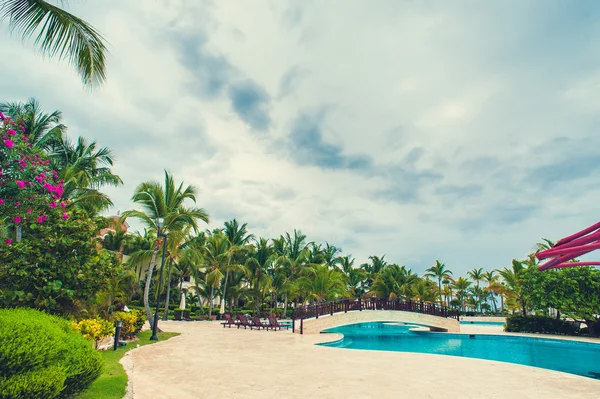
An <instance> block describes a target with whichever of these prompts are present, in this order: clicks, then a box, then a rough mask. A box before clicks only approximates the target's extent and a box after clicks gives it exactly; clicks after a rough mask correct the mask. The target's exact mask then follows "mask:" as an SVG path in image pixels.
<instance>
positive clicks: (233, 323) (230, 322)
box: [221, 313, 239, 328]
mask: <svg viewBox="0 0 600 399" xmlns="http://www.w3.org/2000/svg"><path fill="white" fill-rule="evenodd" d="M223 318H225V322H224V323H221V324H222V325H223V328H225V326H229V328H231V326H236V325H237V324H238V323H236V321H235V319H234V318H233V317H231V314H229V313H224V314H223ZM238 328H239V327H238Z"/></svg>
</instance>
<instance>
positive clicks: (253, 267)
mask: <svg viewBox="0 0 600 399" xmlns="http://www.w3.org/2000/svg"><path fill="white" fill-rule="evenodd" d="M252 248H253V251H252V253H250V254H249V257H248V259H247V261H246V264H245V271H246V276H247V277H248V278H249V279H250V286H251V293H252V295H253V296H254V298H253V301H254V306H255V307H256V315H257V316H260V305H261V304H262V302H263V299H264V297H265V295H266V292H267V290H268V289H270V288H271V281H272V279H271V276H269V269H270V268H271V265H272V264H273V262H274V260H275V257H274V255H273V247H272V246H271V245H270V244H269V240H268V239H266V238H259V239H258V240H256V242H255V245H254V246H253V247H252Z"/></svg>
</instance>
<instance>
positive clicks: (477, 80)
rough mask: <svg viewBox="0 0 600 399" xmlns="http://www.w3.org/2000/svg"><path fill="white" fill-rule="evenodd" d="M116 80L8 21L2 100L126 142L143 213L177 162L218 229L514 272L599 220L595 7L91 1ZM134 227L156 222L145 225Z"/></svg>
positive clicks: (123, 168)
mask: <svg viewBox="0 0 600 399" xmlns="http://www.w3.org/2000/svg"><path fill="white" fill-rule="evenodd" d="M68 9H69V11H71V12H73V13H74V14H76V15H78V16H80V17H81V18H83V19H84V20H86V21H89V22H90V23H92V25H94V26H95V27H96V28H97V29H98V30H99V31H100V32H102V34H103V35H104V36H105V37H106V39H107V41H108V46H109V51H110V54H109V56H108V70H107V73H108V80H107V82H106V83H105V84H104V85H103V86H102V87H100V88H98V89H96V90H94V91H89V90H87V89H86V88H84V87H83V86H82V84H81V81H80V79H79V77H78V75H77V74H76V73H75V72H74V70H73V68H71V67H69V66H68V64H66V63H65V62H62V63H61V62H58V61H56V60H47V59H44V58H42V57H40V56H39V54H37V53H36V51H35V50H34V48H33V46H32V44H31V42H22V41H21V40H20V39H19V38H18V37H16V36H14V35H10V34H9V31H8V28H7V26H6V23H3V24H2V25H1V26H0V54H2V62H0V93H1V94H2V95H1V96H0V97H1V98H0V100H1V101H25V100H26V99H27V98H29V97H36V98H37V99H38V100H39V101H40V102H41V104H42V106H43V107H44V109H45V110H47V111H53V110H56V109H58V110H61V111H62V112H63V116H64V118H63V119H64V123H65V124H66V125H67V126H68V127H69V134H70V135H71V136H72V137H76V136H78V135H83V136H85V137H87V138H89V139H92V140H96V141H97V142H98V143H99V144H100V145H102V146H108V147H110V148H111V149H112V150H113V152H114V154H115V157H116V159H117V162H116V164H115V167H114V172H115V173H117V174H119V175H120V176H121V177H122V178H123V180H124V181H125V185H124V186H122V187H119V188H110V189H107V190H106V192H107V193H108V194H109V195H110V196H111V198H112V199H113V201H114V203H115V207H114V208H113V209H112V210H111V212H110V213H112V214H116V212H117V211H125V210H127V209H132V208H134V207H135V205H134V204H133V203H132V202H131V201H130V198H131V195H132V194H133V191H134V189H135V187H136V186H137V185H138V184H139V183H140V182H143V181H148V180H157V181H162V179H163V173H164V172H163V170H164V169H166V170H168V171H170V172H171V173H173V175H174V176H175V179H176V181H183V182H185V183H186V184H192V185H194V186H195V187H196V188H197V190H198V195H197V205H198V206H200V207H203V208H205V209H206V210H207V211H208V212H209V214H210V217H211V223H210V224H209V225H207V226H205V227H207V228H211V229H212V228H215V227H220V226H222V224H223V222H224V221H227V220H231V219H233V218H236V219H237V220H238V221H240V222H243V223H248V228H249V230H250V231H251V232H252V233H254V234H255V235H256V236H263V237H270V238H273V237H278V236H279V235H281V234H284V233H285V232H292V231H293V229H298V230H301V231H302V232H303V233H304V234H306V235H307V236H308V239H309V240H311V241H315V242H318V243H321V242H325V241H327V242H329V243H330V244H333V245H335V246H337V247H340V248H341V249H342V250H343V253H344V254H351V255H352V256H354V257H355V258H356V264H357V265H358V264H360V263H363V262H366V261H367V258H368V257H369V256H370V255H377V256H382V255H385V260H387V261H388V262H393V263H398V264H400V265H406V266H408V267H410V268H411V269H412V270H413V271H415V272H417V273H423V272H424V270H425V269H426V268H427V267H429V266H431V265H432V264H434V263H435V260H436V259H439V260H440V261H441V262H443V263H445V264H446V266H447V267H448V268H449V269H451V270H452V271H454V274H455V275H461V274H464V273H465V272H466V271H467V270H470V269H473V268H475V267H477V268H479V267H483V268H484V269H494V268H502V267H504V266H509V265H510V262H511V259H513V258H523V257H525V256H526V255H527V254H528V253H530V252H531V251H532V248H533V247H534V246H535V243H536V242H539V241H541V238H548V239H551V240H558V239H559V238H561V237H564V236H566V235H569V234H571V233H573V232H575V231H577V230H580V229H583V228H584V227H587V226H588V225H591V224H592V223H595V222H596V221H597V220H598V216H599V215H600V201H598V198H599V197H600V184H599V183H600V178H599V173H600V135H599V134H598V131H597V128H598V122H599V120H598V119H599V118H598V115H599V111H600V45H598V40H597V38H598V37H600V36H599V33H600V32H599V30H600V25H598V24H597V23H595V22H596V21H597V20H598V18H599V17H600V3H598V2H596V1H591V0H590V1H583V0H582V1H578V2H575V3H573V2H570V1H566V0H565V1H546V0H540V1H533V0H530V1H522V0H507V1H486V2H479V1H471V0H461V1H459V0H455V1H434V0H431V1H412V0H406V1H399V0H389V1H388V0H379V1H377V2H368V1H364V0H362V1H355V0H345V1H337V0H331V1H327V2H325V1H317V0H305V1H302V2H298V1H280V0H270V1H268V0H264V1H263V0H254V1H252V2H248V1H243V0H229V1H221V2H217V1H200V0H194V1H185V0H169V1H166V0H143V1H140V0H135V1H134V0H102V1H99V0H87V1H82V2H69V3H68ZM133 225H134V227H136V226H139V225H136V224H135V223H134V224H133Z"/></svg>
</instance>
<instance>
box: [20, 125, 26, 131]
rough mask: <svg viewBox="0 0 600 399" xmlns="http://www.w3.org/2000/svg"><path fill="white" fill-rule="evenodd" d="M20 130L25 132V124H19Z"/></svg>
mask: <svg viewBox="0 0 600 399" xmlns="http://www.w3.org/2000/svg"><path fill="white" fill-rule="evenodd" d="M19 130H21V131H22V132H23V133H25V126H23V125H21V126H19Z"/></svg>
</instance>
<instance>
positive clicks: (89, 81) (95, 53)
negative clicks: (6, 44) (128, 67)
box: [0, 0, 107, 87]
mask: <svg viewBox="0 0 600 399" xmlns="http://www.w3.org/2000/svg"><path fill="white" fill-rule="evenodd" d="M4 19H7V20H8V26H9V28H10V30H11V31H13V32H17V33H18V34H20V36H21V37H22V38H23V39H28V38H30V37H32V36H33V35H34V34H35V42H34V43H35V45H36V46H37V47H38V49H39V50H40V51H41V52H42V54H44V55H47V56H49V57H58V58H60V59H64V58H66V59H68V60H69V62H70V63H71V64H72V65H74V66H75V69H76V70H77V72H78V73H79V75H80V76H81V80H82V81H83V83H84V84H85V85H88V86H90V87H92V86H94V85H97V84H100V83H102V82H103V81H104V80H105V79H106V66H105V58H106V52H107V50H106V47H105V45H104V39H103V38H102V36H101V34H100V33H99V32H98V31H97V30H96V29H94V27H92V26H91V25H89V24H88V23H87V22H85V21H84V20H82V19H81V18H78V17H76V16H74V15H72V14H70V13H68V12H67V11H65V10H63V9H62V8H60V7H57V6H55V5H53V4H50V3H48V2H47V1H44V0H0V20H4Z"/></svg>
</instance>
